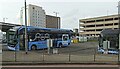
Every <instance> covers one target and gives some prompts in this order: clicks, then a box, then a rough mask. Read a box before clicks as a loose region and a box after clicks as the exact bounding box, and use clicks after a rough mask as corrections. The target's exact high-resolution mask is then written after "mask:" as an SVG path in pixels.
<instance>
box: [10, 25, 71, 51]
mask: <svg viewBox="0 0 120 69" xmlns="http://www.w3.org/2000/svg"><path fill="white" fill-rule="evenodd" d="M10 32H12V33H13V32H14V36H13V37H12V38H10V36H11V35H9V34H8V40H9V41H8V49H9V50H17V51H19V50H25V26H20V27H13V28H12V29H10V30H9V33H10ZM71 33H72V31H71V30H66V29H54V28H38V27H33V26H27V38H28V50H36V49H43V48H47V39H53V47H66V46H69V45H70V43H71Z"/></svg>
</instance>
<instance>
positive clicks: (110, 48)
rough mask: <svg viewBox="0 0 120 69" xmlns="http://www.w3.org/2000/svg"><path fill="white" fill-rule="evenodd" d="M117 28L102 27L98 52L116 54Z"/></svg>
mask: <svg viewBox="0 0 120 69" xmlns="http://www.w3.org/2000/svg"><path fill="white" fill-rule="evenodd" d="M118 36H119V29H104V30H103V31H102V32H101V33H100V36H99V39H98V40H99V45H98V52H101V53H107V54H118V49H119V37H118Z"/></svg>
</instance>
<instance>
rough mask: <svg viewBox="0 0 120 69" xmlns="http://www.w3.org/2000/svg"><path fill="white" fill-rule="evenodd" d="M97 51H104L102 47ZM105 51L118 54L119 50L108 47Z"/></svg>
mask: <svg viewBox="0 0 120 69" xmlns="http://www.w3.org/2000/svg"><path fill="white" fill-rule="evenodd" d="M98 52H99V53H105V52H106V51H105V50H104V49H102V48H100V49H98ZM107 53H108V54H118V53H119V52H118V50H117V49H108V50H107Z"/></svg>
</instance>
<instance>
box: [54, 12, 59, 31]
mask: <svg viewBox="0 0 120 69" xmlns="http://www.w3.org/2000/svg"><path fill="white" fill-rule="evenodd" d="M53 13H55V16H56V17H57V15H58V14H59V12H53ZM57 23H58V24H57V26H58V27H57V28H58V29H60V23H59V21H58V18H57Z"/></svg>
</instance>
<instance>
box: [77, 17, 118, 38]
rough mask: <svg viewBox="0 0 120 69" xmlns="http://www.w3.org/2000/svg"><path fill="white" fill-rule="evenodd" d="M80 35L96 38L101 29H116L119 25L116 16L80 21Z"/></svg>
mask: <svg viewBox="0 0 120 69" xmlns="http://www.w3.org/2000/svg"><path fill="white" fill-rule="evenodd" d="M79 22H80V24H79V25H80V26H79V29H80V31H81V32H80V35H86V36H89V37H91V36H92V37H93V36H95V37H97V36H98V35H99V34H100V33H101V31H102V30H103V29H109V28H111V29H117V28H118V25H119V21H118V15H109V16H101V17H94V18H86V19H80V20H79Z"/></svg>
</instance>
